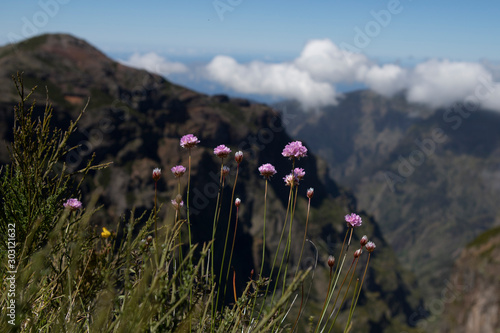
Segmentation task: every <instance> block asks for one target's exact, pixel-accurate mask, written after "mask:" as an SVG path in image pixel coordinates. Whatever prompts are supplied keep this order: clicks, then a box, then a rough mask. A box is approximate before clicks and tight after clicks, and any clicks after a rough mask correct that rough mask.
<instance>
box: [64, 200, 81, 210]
mask: <svg viewBox="0 0 500 333" xmlns="http://www.w3.org/2000/svg"><path fill="white" fill-rule="evenodd" d="M63 206H64V208H66V209H69V210H71V211H75V210H78V209H80V208H82V203H81V202H80V200H78V199H68V200H67V201H66V202H65V203H64V204H63Z"/></svg>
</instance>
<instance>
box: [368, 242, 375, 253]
mask: <svg viewBox="0 0 500 333" xmlns="http://www.w3.org/2000/svg"><path fill="white" fill-rule="evenodd" d="M376 247H377V246H376V245H375V243H374V242H368V244H366V246H365V248H366V251H368V252H370V253H371V252H373V250H375V248H376Z"/></svg>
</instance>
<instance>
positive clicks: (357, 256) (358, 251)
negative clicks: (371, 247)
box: [354, 249, 363, 259]
mask: <svg viewBox="0 0 500 333" xmlns="http://www.w3.org/2000/svg"><path fill="white" fill-rule="evenodd" d="M361 253H363V250H361V249H357V250H356V252H354V258H356V259H357V258H359V257H360V256H361Z"/></svg>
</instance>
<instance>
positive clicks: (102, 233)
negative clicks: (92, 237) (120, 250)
mask: <svg viewBox="0 0 500 333" xmlns="http://www.w3.org/2000/svg"><path fill="white" fill-rule="evenodd" d="M109 236H111V232H109V230H108V229H106V228H104V227H102V232H101V237H102V238H108V237H109Z"/></svg>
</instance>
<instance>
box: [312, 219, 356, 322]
mask: <svg viewBox="0 0 500 333" xmlns="http://www.w3.org/2000/svg"><path fill="white" fill-rule="evenodd" d="M349 231H351V236H350V237H349V243H350V242H351V237H352V228H349V229H347V231H346V234H345V237H344V242H343V243H342V249H341V250H340V256H339V258H341V257H342V253H343V251H344V246H345V242H346V240H347V235H348V234H349ZM346 255H347V250H346V254H344V257H343V258H342V260H341V261H340V260H339V262H337V267H336V268H335V273H333V276H334V279H335V283H334V284H333V287H332V288H331V290H330V292H329V295H328V302H327V304H328V303H330V301H331V299H332V297H333V293H334V291H335V287H336V286H337V282H338V280H339V277H340V272H342V268H343V267H344V262H345V259H346ZM339 265H340V266H339ZM327 308H328V307H327ZM327 308H325V309H324V310H323V311H322V313H321V316H320V319H319V321H318V323H317V325H316V329H315V330H314V332H317V329H318V328H319V326H320V325H321V322H322V321H323V318H324V316H325V313H326V311H327ZM332 313H333V310H332ZM330 316H331V314H330ZM328 318H330V317H328ZM327 321H328V320H327Z"/></svg>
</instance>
